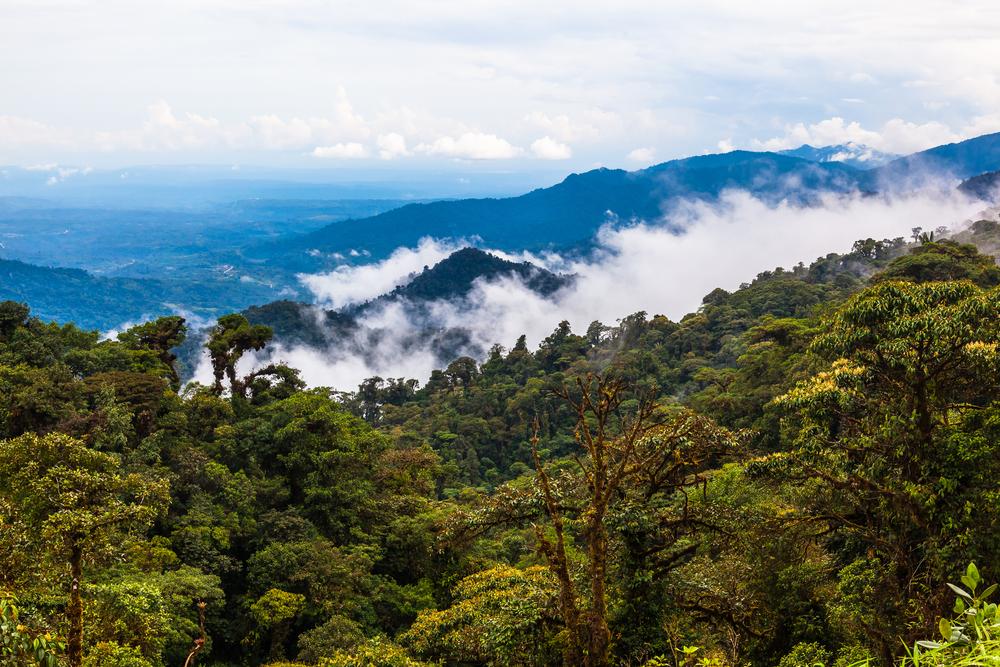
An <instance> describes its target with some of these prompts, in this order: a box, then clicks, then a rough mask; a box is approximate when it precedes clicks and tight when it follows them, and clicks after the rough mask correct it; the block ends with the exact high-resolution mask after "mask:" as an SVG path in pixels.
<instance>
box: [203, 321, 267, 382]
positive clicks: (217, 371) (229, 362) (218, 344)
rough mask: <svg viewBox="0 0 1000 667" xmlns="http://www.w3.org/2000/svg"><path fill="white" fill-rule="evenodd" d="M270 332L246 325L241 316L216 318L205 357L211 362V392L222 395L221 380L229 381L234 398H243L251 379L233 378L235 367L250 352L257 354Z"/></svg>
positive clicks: (255, 325) (261, 326)
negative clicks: (212, 382) (213, 381)
mask: <svg viewBox="0 0 1000 667" xmlns="http://www.w3.org/2000/svg"><path fill="white" fill-rule="evenodd" d="M273 335H274V332H273V331H272V330H271V327H268V326H265V325H263V324H250V322H249V321H247V318H245V317H244V316H242V315H239V314H235V313H234V314H232V315H225V316H223V317H220V318H219V321H218V322H217V323H216V325H215V326H214V327H213V328H212V331H211V333H210V334H209V339H208V344H207V347H208V354H209V357H210V358H211V360H212V373H213V375H214V376H215V385H214V391H215V393H216V395H218V394H221V393H222V380H223V379H224V378H225V379H228V380H229V388H230V390H231V391H232V392H233V394H234V395H238V396H241V397H244V398H246V387H247V385H248V384H249V383H250V381H252V380H253V378H252V377H251V378H249V379H248V378H240V377H238V376H237V375H236V364H237V363H238V362H239V360H240V358H241V357H242V356H243V355H244V354H246V353H247V352H249V351H251V350H254V351H256V350H261V349H263V348H264V346H265V345H267V343H268V341H270V340H271V337H272V336H273Z"/></svg>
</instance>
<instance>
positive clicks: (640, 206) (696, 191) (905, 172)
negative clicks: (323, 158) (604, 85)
mask: <svg viewBox="0 0 1000 667" xmlns="http://www.w3.org/2000/svg"><path fill="white" fill-rule="evenodd" d="M845 150H846V151H853V152H852V155H853V156H854V157H852V158H851V160H849V161H839V160H834V159H833V158H834V157H837V155H838V153H843V152H844V151H845ZM866 150H868V149H865V148H864V147H859V146H854V145H851V144H847V145H844V146H833V147H827V148H821V149H817V148H812V147H809V146H803V147H800V148H798V149H794V150H792V151H785V152H783V153H771V152H753V151H731V152H729V153H722V154H716V155H701V156H696V157H690V158H684V159H680V160H671V161H669V162H664V163H662V164H657V165H653V166H651V167H648V168H646V169H641V170H638V171H624V170H621V169H595V170H592V171H588V172H585V173H582V174H571V175H570V176H568V177H567V178H566V179H565V180H563V181H562V182H561V183H558V184H556V185H554V186H552V187H548V188H541V189H538V190H533V191H532V192H529V193H527V194H524V195H521V196H519V197H508V198H503V199H461V200H455V201H437V202H431V203H422V204H409V205H406V206H402V207H400V208H397V209H393V210H391V211H386V212H384V213H380V214H378V215H375V216H372V217H368V218H363V219H355V220H343V221H339V222H336V223H333V224H330V225H327V226H325V227H322V228H320V229H317V230H315V231H313V232H311V233H309V234H305V235H302V236H299V237H292V238H288V239H285V240H284V241H279V242H277V243H270V244H268V245H266V246H265V245H260V246H257V247H255V248H249V249H247V255H248V256H249V257H255V258H259V259H263V260H265V261H267V262H269V263H271V264H272V265H274V266H276V267H282V268H284V269H286V270H295V271H315V270H321V269H322V268H323V266H324V263H325V262H328V261H329V260H326V259H324V258H327V257H330V256H334V255H342V254H345V253H347V252H349V251H351V250H354V251H355V252H359V251H364V252H366V253H370V255H371V256H372V257H376V258H377V257H384V256H386V255H388V254H389V253H390V252H392V250H394V249H395V248H397V247H400V246H412V245H415V244H416V243H417V241H418V240H419V239H420V238H422V237H424V236H432V237H436V238H465V239H478V240H481V242H482V243H483V244H484V245H486V246H489V247H493V248H497V249H501V250H535V251H537V250H543V249H547V248H558V249H566V248H574V247H576V248H581V247H586V245H587V244H588V243H589V242H590V241H591V240H592V239H593V238H594V235H595V233H596V232H597V230H598V229H599V228H600V227H601V226H602V225H604V224H607V223H615V222H629V221H632V220H658V219H662V218H663V216H664V214H665V213H669V212H670V211H671V210H674V209H675V208H676V207H677V206H678V205H680V204H681V203H682V202H685V201H691V200H701V201H712V200H714V199H716V198H718V197H719V195H720V194H721V193H722V192H724V191H726V190H745V191H748V192H750V193H751V194H753V195H754V196H756V197H759V198H761V199H763V200H765V201H769V202H776V201H780V200H790V201H793V202H797V203H801V204H804V205H807V204H809V203H811V202H813V201H815V200H816V199H817V198H818V196H819V195H821V194H825V193H847V192H854V191H860V192H866V193H877V192H899V191H906V190H909V189H912V188H915V187H922V186H925V185H927V184H929V183H948V182H953V181H957V180H962V179H967V178H969V177H971V176H975V175H977V174H981V173H983V172H986V171H992V170H997V169H1000V133H997V134H989V135H985V136H982V137H977V138H975V139H969V140H967V141H963V142H960V143H956V144H948V145H945V146H938V147H936V148H932V149H930V150H926V151H921V152H919V153H914V154H913V155H908V156H905V157H900V158H896V159H893V160H891V161H889V162H887V163H885V164H883V165H882V166H878V167H875V168H864V169H859V168H857V167H855V166H852V165H851V162H852V161H853V162H855V163H856V162H857V161H859V160H861V155H862V154H863V151H866ZM859 151H861V153H859ZM880 156H881V154H880ZM880 156H875V155H874V154H873V155H872V159H876V158H877V159H882V157H889V156H882V157H880ZM867 166H868V165H867V163H866V167H867Z"/></svg>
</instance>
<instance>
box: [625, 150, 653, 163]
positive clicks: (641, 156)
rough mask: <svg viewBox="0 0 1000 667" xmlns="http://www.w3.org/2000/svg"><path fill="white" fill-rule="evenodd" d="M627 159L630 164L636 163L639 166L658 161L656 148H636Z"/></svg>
mask: <svg viewBox="0 0 1000 667" xmlns="http://www.w3.org/2000/svg"><path fill="white" fill-rule="evenodd" d="M625 159H626V160H628V161H629V162H635V163H637V164H642V165H649V164H652V163H653V160H655V159H656V149H655V148H649V147H645V148H635V149H633V150H631V151H629V154H628V155H626V156H625Z"/></svg>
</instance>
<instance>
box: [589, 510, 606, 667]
mask: <svg viewBox="0 0 1000 667" xmlns="http://www.w3.org/2000/svg"><path fill="white" fill-rule="evenodd" d="M592 511H593V515H592V518H591V520H590V526H589V530H588V533H589V535H588V538H589V539H588V545H587V546H588V549H587V550H588V552H589V553H588V555H589V556H590V595H591V605H590V609H589V610H588V612H587V628H586V632H587V665H588V666H589V667H604V666H605V665H607V664H609V662H608V653H609V649H610V646H611V630H610V629H609V628H608V603H607V594H606V590H607V572H608V531H607V529H606V528H605V526H604V512H603V510H601V509H600V508H594V509H593V510H592Z"/></svg>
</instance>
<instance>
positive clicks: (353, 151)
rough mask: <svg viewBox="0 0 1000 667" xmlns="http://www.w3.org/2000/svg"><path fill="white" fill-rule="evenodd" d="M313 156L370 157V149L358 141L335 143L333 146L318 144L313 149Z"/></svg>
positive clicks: (339, 157) (337, 157)
mask: <svg viewBox="0 0 1000 667" xmlns="http://www.w3.org/2000/svg"><path fill="white" fill-rule="evenodd" d="M312 155H313V157H320V158H336V159H356V158H364V157H368V149H367V148H365V146H364V144H359V143H358V142H356V141H352V142H349V143H346V144H345V143H340V144H333V145H332V146H317V147H316V148H314V149H313V151H312Z"/></svg>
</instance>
